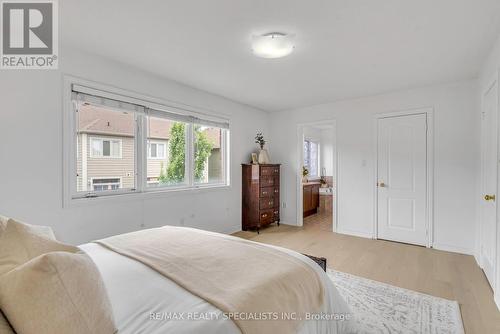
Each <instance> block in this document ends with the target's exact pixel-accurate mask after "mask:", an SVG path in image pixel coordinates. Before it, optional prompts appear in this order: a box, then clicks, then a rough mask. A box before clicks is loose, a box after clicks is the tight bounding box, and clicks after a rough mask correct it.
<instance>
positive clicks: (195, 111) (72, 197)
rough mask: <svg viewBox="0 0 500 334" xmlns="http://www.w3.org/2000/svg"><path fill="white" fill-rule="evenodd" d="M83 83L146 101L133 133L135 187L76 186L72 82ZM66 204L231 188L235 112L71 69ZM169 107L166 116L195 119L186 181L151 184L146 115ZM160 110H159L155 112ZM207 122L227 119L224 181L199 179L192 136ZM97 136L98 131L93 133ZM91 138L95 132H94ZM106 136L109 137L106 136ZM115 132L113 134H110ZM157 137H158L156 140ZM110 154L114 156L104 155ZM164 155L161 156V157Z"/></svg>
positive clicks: (66, 82)
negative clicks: (102, 80) (232, 114)
mask: <svg viewBox="0 0 500 334" xmlns="http://www.w3.org/2000/svg"><path fill="white" fill-rule="evenodd" d="M74 85H78V86H79V87H84V88H85V89H87V90H88V91H90V92H97V93H98V94H99V95H98V96H102V97H104V98H107V99H111V100H113V99H114V100H116V101H120V102H123V103H129V104H134V105H137V106H140V107H143V109H142V110H140V111H137V112H134V115H135V117H134V118H135V122H136V129H135V136H134V138H135V139H134V152H135V154H134V158H135V166H134V168H135V169H134V172H135V175H134V176H135V178H134V181H135V187H134V188H128V189H119V190H112V191H102V192H98V193H96V192H94V191H93V188H92V189H91V190H90V191H89V190H88V191H85V192H77V191H76V190H77V189H76V187H77V182H76V180H77V178H76V167H77V150H78V147H77V131H76V130H77V124H76V108H77V104H76V103H75V102H74V100H73V86H74ZM63 105H64V107H63V108H62V113H63V115H62V116H63V117H62V118H63V162H64V164H63V207H71V206H75V205H77V206H78V205H82V204H83V205H86V204H88V203H96V202H101V201H123V200H127V199H128V200H130V199H145V198H155V197H166V196H172V195H175V194H176V193H178V192H184V191H188V192H200V191H219V190H224V189H226V190H227V189H230V188H232V183H231V170H230V168H231V164H230V161H231V152H230V131H231V127H230V118H229V116H228V115H225V114H220V113H216V112H213V111H211V110H203V109H200V108H198V107H191V106H188V105H185V104H180V103H176V102H172V101H166V100H163V99H159V98H154V97H150V96H147V95H143V94H139V93H135V92H131V91H127V90H123V89H119V88H116V87H113V86H109V85H104V84H100V83H96V82H92V81H88V80H84V79H81V78H76V77H72V76H68V75H64V76H63ZM149 109H154V111H165V118H167V119H169V117H168V116H167V115H168V114H169V113H170V114H172V113H174V114H179V115H182V116H184V117H190V119H192V121H191V122H190V123H188V127H187V128H188V131H187V132H188V134H187V137H188V138H187V140H188V141H187V143H188V145H187V146H188V148H187V151H188V152H187V153H188V155H187V158H186V161H185V165H186V172H187V173H186V181H187V183H186V184H183V185H179V186H168V187H148V181H147V160H148V159H149V158H148V156H149V154H148V145H147V142H148V139H147V115H148V112H147V111H148V110H149ZM156 116H157V114H155V117H156ZM200 119H201V120H205V121H208V122H215V123H216V122H219V123H224V124H226V127H225V128H221V130H223V131H222V133H223V139H222V142H221V155H222V164H223V168H222V169H223V178H222V180H223V182H220V183H207V184H195V183H194V169H193V168H192V166H193V160H194V154H193V150H194V147H193V146H194V140H193V124H194V123H196V122H197V121H199V120H200ZM93 137H99V136H98V135H97V136H93ZM89 138H90V136H89ZM105 138H107V137H105ZM110 138H111V137H110ZM153 141H154V140H153ZM120 151H121V152H122V151H123V142H122V143H121V144H120ZM165 151H166V152H165V158H164V159H166V158H168V145H165ZM121 156H122V154H121ZM101 158H107V159H108V158H109V157H101ZM160 159H161V158H160Z"/></svg>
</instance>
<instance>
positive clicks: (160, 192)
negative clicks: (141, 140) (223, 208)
mask: <svg viewBox="0 0 500 334" xmlns="http://www.w3.org/2000/svg"><path fill="white" fill-rule="evenodd" d="M231 189H232V186H231V185H224V184H221V185H200V186H195V187H189V188H186V187H182V188H181V187H179V188H168V189H165V188H163V189H154V188H153V189H148V190H146V191H143V192H136V191H130V192H125V193H119V194H108V195H102V196H97V197H78V198H71V199H69V200H66V202H65V203H64V207H65V208H70V207H80V206H87V205H94V204H102V203H120V202H122V203H123V202H128V201H137V200H147V199H154V198H166V197H170V196H174V195H180V194H183V195H189V194H199V193H205V192H213V191H226V190H231Z"/></svg>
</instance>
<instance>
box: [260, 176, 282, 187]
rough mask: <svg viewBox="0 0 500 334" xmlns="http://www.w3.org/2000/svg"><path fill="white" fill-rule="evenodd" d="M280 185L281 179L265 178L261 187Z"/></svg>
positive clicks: (261, 182)
mask: <svg viewBox="0 0 500 334" xmlns="http://www.w3.org/2000/svg"><path fill="white" fill-rule="evenodd" d="M278 184H279V178H277V177H274V176H263V177H261V179H260V186H261V187H272V186H275V185H278Z"/></svg>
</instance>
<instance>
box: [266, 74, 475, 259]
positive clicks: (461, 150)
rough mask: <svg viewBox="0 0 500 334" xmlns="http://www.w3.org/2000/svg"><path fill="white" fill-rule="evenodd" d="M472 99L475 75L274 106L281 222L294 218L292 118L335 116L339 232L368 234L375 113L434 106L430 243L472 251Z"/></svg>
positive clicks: (273, 147) (297, 120)
mask: <svg viewBox="0 0 500 334" xmlns="http://www.w3.org/2000/svg"><path fill="white" fill-rule="evenodd" d="M477 106H478V101H477V93H476V82H475V81H467V82H460V83H454V84H449V85H444V86H434V87H426V88H421V89H415V90H409V91H402V92H395V93H390V94H385V95H379V96H373V97H366V98H361V99H356V100H345V101H339V102H335V103H330V104H324V105H317V106H312V107H307V108H301V109H297V110H289V111H283V112H278V113H272V114H271V127H272V129H273V132H272V133H273V136H272V137H271V140H270V143H271V146H270V147H271V152H272V156H273V159H275V160H276V161H279V162H280V163H282V164H283V176H282V178H283V180H282V183H281V184H282V188H283V189H282V191H281V193H282V201H283V202H285V203H286V208H282V214H283V217H282V219H283V222H284V223H288V224H296V222H297V213H296V203H297V193H296V192H297V191H296V184H295V182H296V175H297V174H296V173H297V172H298V170H297V168H298V167H297V147H296V144H294V143H296V142H297V124H299V123H307V122H316V121H321V120H328V119H336V121H337V152H338V161H339V162H338V164H339V165H338V167H339V169H338V176H339V179H338V201H339V202H338V205H339V209H338V224H339V232H342V233H348V234H353V235H360V236H366V237H371V236H372V228H373V220H374V219H373V205H374V203H373V200H374V199H373V185H374V182H375V181H374V152H373V130H374V129H373V116H374V115H375V114H377V113H385V112H390V111H401V110H410V109H416V108H422V107H433V108H434V123H435V130H434V138H435V139H434V154H435V159H434V164H435V171H434V178H435V181H434V222H435V225H434V246H435V247H436V248H441V249H449V250H454V251H459V252H464V253H470V254H472V253H473V251H474V234H475V222H476V196H477V187H476V185H477V175H478V168H479V167H478V161H479V117H478V113H477Z"/></svg>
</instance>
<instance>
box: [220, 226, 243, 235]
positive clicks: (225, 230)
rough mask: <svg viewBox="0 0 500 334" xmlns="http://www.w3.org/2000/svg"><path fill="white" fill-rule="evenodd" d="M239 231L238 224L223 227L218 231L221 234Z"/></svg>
mask: <svg viewBox="0 0 500 334" xmlns="http://www.w3.org/2000/svg"><path fill="white" fill-rule="evenodd" d="M240 231H241V227H240V226H231V227H228V228H225V229H224V230H222V231H221V232H220V233H222V234H233V233H236V232H240Z"/></svg>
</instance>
